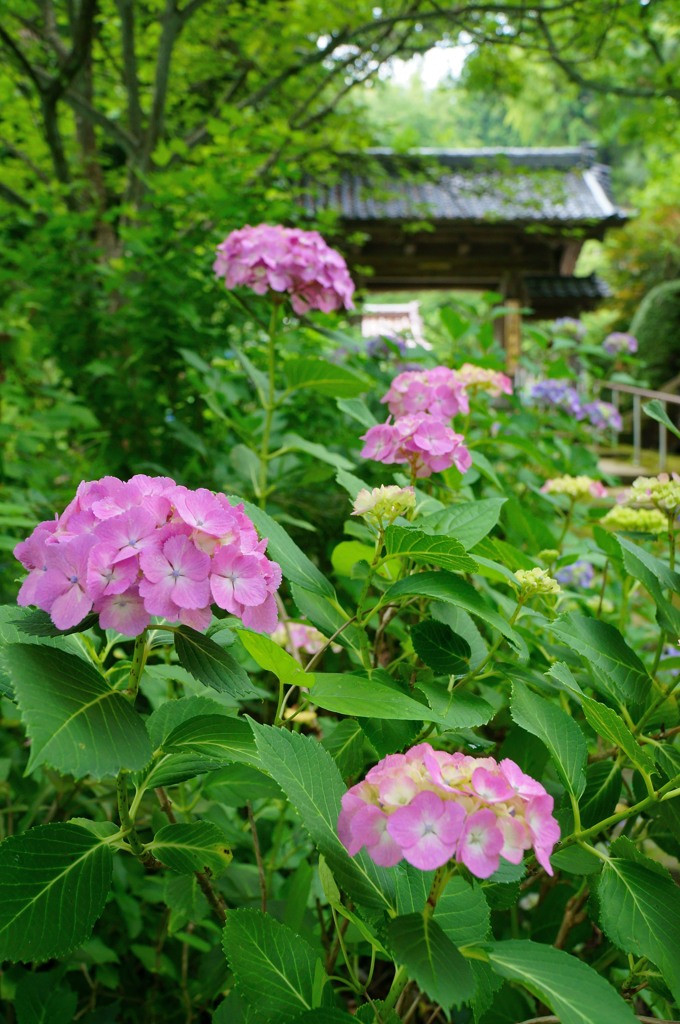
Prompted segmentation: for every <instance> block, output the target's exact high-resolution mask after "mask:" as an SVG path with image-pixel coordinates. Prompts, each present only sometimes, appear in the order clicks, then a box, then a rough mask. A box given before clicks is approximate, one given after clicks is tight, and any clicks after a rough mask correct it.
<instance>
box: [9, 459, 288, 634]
mask: <svg viewBox="0 0 680 1024" xmlns="http://www.w3.org/2000/svg"><path fill="white" fill-rule="evenodd" d="M266 545H267V541H266V540H260V538H259V537H258V535H257V531H256V529H255V527H254V525H253V523H252V522H251V521H250V519H249V518H248V516H247V515H246V514H245V511H244V509H243V506H242V505H239V506H236V507H234V506H232V505H230V504H229V502H228V501H227V498H226V497H225V496H224V495H223V494H213V493H212V492H211V491H208V490H206V489H205V488H199V489H198V490H197V491H191V490H189V489H188V488H186V487H179V486H178V485H177V484H176V483H175V481H174V480H171V479H170V478H169V477H147V476H144V475H142V474H140V475H138V476H135V477H133V478H132V479H131V480H128V481H123V480H118V479H117V478H116V477H103V478H102V479H101V480H89V481H83V482H82V483H81V484H80V485H79V486H78V489H77V491H76V495H75V497H74V499H73V500H72V501H71V502H70V503H69V504H68V506H67V507H66V509H65V510H64V512H63V513H62V514H61V516H58V517H57V518H56V519H55V520H54V521H51V522H46V523H39V524H38V526H36V528H35V530H34V531H33V533H32V534H31V536H30V537H28V538H27V539H26V540H24V541H21V543H19V544H17V546H16V548H15V551H14V553H15V556H16V557H17V558H18V559H19V561H20V562H21V564H22V565H23V566H24V568H25V569H27V570H28V576H27V578H26V579H25V580H24V582H23V584H22V587H21V590H20V591H19V597H18V602H19V604H20V605H28V604H36V605H37V606H38V607H39V608H42V609H43V610H44V611H46V612H48V613H49V614H50V616H51V617H52V620H53V622H54V624H55V625H56V626H57V627H58V628H59V629H70V628H71V627H73V626H76V625H78V623H79V622H81V621H82V620H83V618H84V617H85V616H86V615H87V613H88V612H89V611H90V610H92V609H93V610H94V611H95V612H96V613H97V614H98V615H99V623H100V625H101V627H102V628H103V629H115V630H117V631H118V632H120V633H122V634H123V635H124V636H137V635H139V633H141V632H142V631H143V630H144V629H146V627H147V626H148V625H149V622H150V618H151V616H152V615H160V616H162V617H163V618H166V619H168V620H169V621H171V622H180V623H183V624H184V625H187V626H191V627H192V628H194V629H198V630H205V629H207V628H208V626H209V625H210V621H211V618H212V612H211V600H213V599H214V600H215V602H216V603H217V604H219V605H220V606H221V607H223V608H226V609H227V610H228V611H229V612H231V614H233V615H237V616H238V617H239V618H241V619H242V621H243V623H244V625H246V626H247V627H248V628H250V629H255V630H258V631H261V632H271V631H272V630H274V629H275V628H276V623H277V617H278V613H277V607H276V601H275V599H274V594H275V592H276V590H277V589H278V587H279V586H280V584H281V569H280V567H279V566H278V565H277V564H276V562H272V561H271V560H270V559H268V558H267V557H266V555H265V553H264V552H265V549H266Z"/></svg>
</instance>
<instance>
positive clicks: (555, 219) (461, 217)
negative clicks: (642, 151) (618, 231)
mask: <svg viewBox="0 0 680 1024" xmlns="http://www.w3.org/2000/svg"><path fill="white" fill-rule="evenodd" d="M367 156H368V158H369V159H368V162H367V163H366V166H365V169H362V170H361V171H360V172H358V173H350V172H345V173H343V174H342V175H341V178H340V180H339V181H338V183H337V184H335V185H332V186H330V187H328V186H321V187H320V188H319V189H318V190H310V193H309V195H308V197H307V199H306V201H305V205H306V208H307V210H308V212H309V213H310V214H316V213H318V212H319V211H320V210H323V209H333V210H337V211H338V212H339V213H340V215H341V216H342V218H343V219H345V220H349V221H392V220H394V221H404V220H424V219H431V220H436V221H457V222H461V221H464V222H466V223H471V222H473V223H474V222H477V223H484V222H487V223H488V222H498V221H502V222H505V223H508V222H511V223H525V224H531V223H552V224H576V225H577V224H579V223H584V222H589V223H592V222H593V221H597V222H602V221H608V222H610V223H616V222H620V221H622V220H625V214H624V213H623V211H622V210H621V209H619V208H618V207H617V206H615V204H614V202H613V200H612V198H611V195H610V193H609V177H608V169H607V168H606V167H603V166H602V165H601V164H598V163H596V161H595V154H594V151H593V150H592V149H591V148H590V147H562V148H555V149H500V148H486V149H468V150H449V149H447V150H434V149H423V150H418V151H417V152H415V153H412V154H409V155H402V154H395V153H393V152H391V151H389V150H371V151H369V153H368V155H367Z"/></svg>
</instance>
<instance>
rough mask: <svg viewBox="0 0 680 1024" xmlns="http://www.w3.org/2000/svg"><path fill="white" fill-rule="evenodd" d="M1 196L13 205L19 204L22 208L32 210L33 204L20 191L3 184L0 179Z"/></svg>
mask: <svg viewBox="0 0 680 1024" xmlns="http://www.w3.org/2000/svg"><path fill="white" fill-rule="evenodd" d="M0 198H1V199H4V200H5V202H8V203H11V204H12V206H19V207H20V208H21V209H22V210H30V209H31V204H30V203H29V202H28V201H27V200H26V199H24V197H23V196H20V195H19V193H18V192H15V191H14V189H13V188H10V187H9V185H3V183H2V182H1V181H0Z"/></svg>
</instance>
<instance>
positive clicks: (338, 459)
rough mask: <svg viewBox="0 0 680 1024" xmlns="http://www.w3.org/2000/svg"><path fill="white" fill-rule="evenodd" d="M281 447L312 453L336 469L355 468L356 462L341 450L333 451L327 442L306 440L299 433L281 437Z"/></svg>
mask: <svg viewBox="0 0 680 1024" xmlns="http://www.w3.org/2000/svg"><path fill="white" fill-rule="evenodd" d="M281 447H282V448H292V449H293V450H294V451H296V452H304V453H305V454H306V455H311V456H312V458H314V459H318V460H319V462H325V463H327V464H328V465H329V466H335V468H336V469H340V470H342V469H344V470H350V471H351V470H353V469H354V463H353V462H352V461H351V459H346V458H345V456H344V455H340V453H339V452H332V451H331V450H330V448H327V447H326V445H325V444H317V442H315V441H306V440H305V439H304V437H299V435H298V434H284V435H283V437H282V438H281Z"/></svg>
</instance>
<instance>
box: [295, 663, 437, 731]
mask: <svg viewBox="0 0 680 1024" xmlns="http://www.w3.org/2000/svg"><path fill="white" fill-rule="evenodd" d="M309 696H310V700H311V701H312V702H313V703H314V704H317V705H318V706H319V707H321V708H325V709H326V711H334V712H335V713H336V714H338V715H356V716H357V717H358V718H375V717H379V718H385V719H393V718H394V719H399V720H401V721H405V722H421V721H423V719H427V720H428V721H430V720H431V719H432V712H431V711H430V709H429V708H428V707H427V705H426V704H420V703H419V701H417V700H414V699H413V697H409V695H408V694H406V693H401V692H400V691H399V690H394V689H392V687H391V686H386V685H385V684H384V683H379V682H378V681H377V680H372V679H367V678H366V677H365V676H353V675H349V674H347V673H340V672H326V673H317V674H316V677H315V682H314V686H313V687H312V690H311V693H310V695H309ZM435 717H436V716H435Z"/></svg>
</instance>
